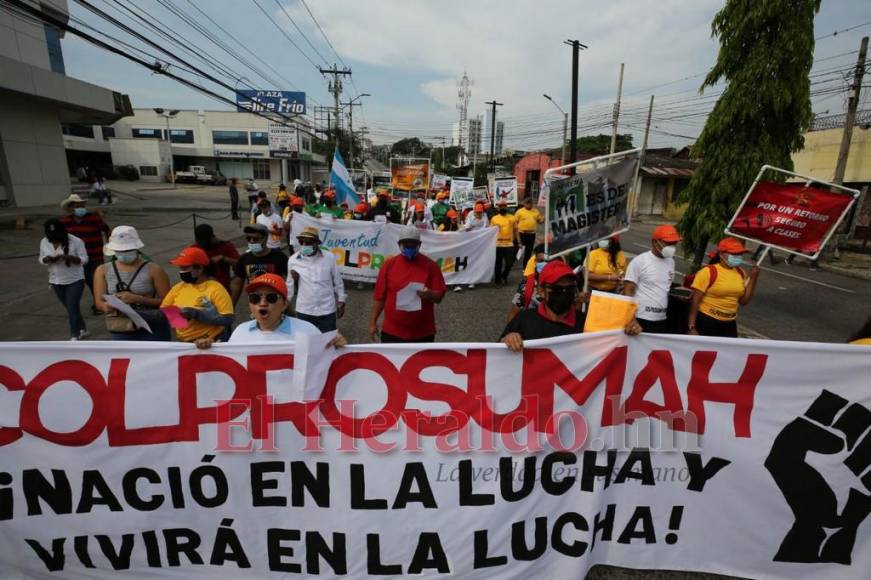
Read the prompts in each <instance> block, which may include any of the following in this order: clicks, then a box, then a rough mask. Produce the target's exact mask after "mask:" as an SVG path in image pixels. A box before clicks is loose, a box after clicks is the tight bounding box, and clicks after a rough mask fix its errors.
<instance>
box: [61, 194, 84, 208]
mask: <svg viewBox="0 0 871 580" xmlns="http://www.w3.org/2000/svg"><path fill="white" fill-rule="evenodd" d="M71 203H85V200H84V199H82V198H81V197H79V195H78V194H76V193H73V194H70V196H69V197H68V198H66V199H65V200H63V201H61V202H60V207H61V209H66V208H67V206H68V205H69V204H71Z"/></svg>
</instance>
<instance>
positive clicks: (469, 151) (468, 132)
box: [451, 119, 489, 156]
mask: <svg viewBox="0 0 871 580" xmlns="http://www.w3.org/2000/svg"><path fill="white" fill-rule="evenodd" d="M482 129H483V127H482V122H481V119H466V120H465V121H457V122H456V123H454V125H453V131H452V132H451V146H452V147H457V146H460V145H462V147H463V150H464V151H465V152H466V155H467V156H469V155H478V154H480V153H481V135H482ZM488 151H489V149H488Z"/></svg>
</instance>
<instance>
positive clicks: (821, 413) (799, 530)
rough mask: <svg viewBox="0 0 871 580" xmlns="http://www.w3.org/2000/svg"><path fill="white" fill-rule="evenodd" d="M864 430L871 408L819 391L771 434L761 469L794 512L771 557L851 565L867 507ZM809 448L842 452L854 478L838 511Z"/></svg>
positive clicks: (870, 487)
mask: <svg viewBox="0 0 871 580" xmlns="http://www.w3.org/2000/svg"><path fill="white" fill-rule="evenodd" d="M869 429H871V411H869V410H868V409H867V408H866V407H864V406H862V405H860V404H858V403H852V404H851V403H850V401H847V400H846V399H844V398H842V397H840V396H838V395H836V394H834V393H832V392H829V391H826V390H823V391H822V392H821V393H820V394H819V396H818V397H817V398H816V400H815V401H814V402H813V403H811V406H810V407H808V410H807V411H806V412H805V414H804V416H802V417H797V418H796V419H795V420H793V421H791V422H790V423H789V424H788V425H786V427H784V428H783V431H781V432H780V433H779V434H778V435H777V437H776V438H775V439H774V444H773V445H772V446H771V452H770V453H769V454H768V458H767V459H766V460H765V468H766V469H768V471H769V472H770V473H771V476H772V477H773V478H774V481H775V483H777V486H778V487H779V488H780V491H781V492H782V493H783V497H784V498H785V499H786V503H788V504H789V507H790V509H791V510H792V513H793V514H794V515H795V523H794V524H793V525H792V528H790V530H789V532H788V533H787V534H786V536H785V537H784V538H783V542H781V544H780V549H779V550H778V551H777V554H776V555H775V556H774V560H775V561H777V562H834V563H838V564H850V561H851V555H852V552H853V544H854V543H855V542H856V532H857V530H858V528H859V525H860V524H861V523H862V521H863V520H864V519H865V518H866V517H867V516H868V513H869V511H871V493H869V491H871V470H869V469H868V467H869V464H871V433H869ZM809 452H812V453H820V454H823V455H834V454H838V453H845V455H846V459H845V460H844V462H843V463H844V465H845V466H846V467H847V468H848V469H849V470H850V471H851V472H852V473H853V475H855V476H856V482H855V487H854V486H852V485H851V486H850V488H849V492H848V495H847V501H846V504H845V505H844V508H843V510H841V513H838V503H837V499H836V495H835V492H834V491H833V489H832V487H831V485H830V482H829V479H831V474H829V473H820V472H819V471H818V470H817V469H815V468H814V467H812V466H811V465H809V464H808V463H807V456H808V453H809ZM827 476H828V477H827ZM857 488H858V489H857Z"/></svg>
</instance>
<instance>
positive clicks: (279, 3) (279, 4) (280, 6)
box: [275, 0, 344, 65]
mask: <svg viewBox="0 0 871 580" xmlns="http://www.w3.org/2000/svg"><path fill="white" fill-rule="evenodd" d="M275 3H276V4H278V7H279V8H281V11H282V12H284V15H285V16H287V19H288V20H290V23H291V24H293V27H294V28H296V31H297V32H299V35H300V36H302V39H303V40H305V41H306V42H307V43H308V45H309V46H310V47H311V48H312V50H313V51H315V54H316V55H318V56H319V57H320V58H321V60H322V61H324V64H326V65H329V64H330V63H329V62H327V59H325V58H324V55H322V54H321V53H320V51H318V49H317V48H315V45H314V44H312V43H311V41H310V40H309V39H308V37H307V36H306V35H305V33H304V32H303V31H302V29H300V27H299V26H297V25H296V21H295V20H294V19H293V18H292V17H291V16H290V14H289V13H288V11H287V10H285V9H284V6H282V4H281V2H279V1H278V0H275ZM343 64H344V63H343Z"/></svg>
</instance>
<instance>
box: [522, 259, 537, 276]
mask: <svg viewBox="0 0 871 580" xmlns="http://www.w3.org/2000/svg"><path fill="white" fill-rule="evenodd" d="M537 263H538V262H536V261H535V256H532V257H531V258H529V261H528V262H526V267H525V268H524V269H523V277H524V278H526V277H528V276H532V275H533V274H535V265H536V264H537Z"/></svg>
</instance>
